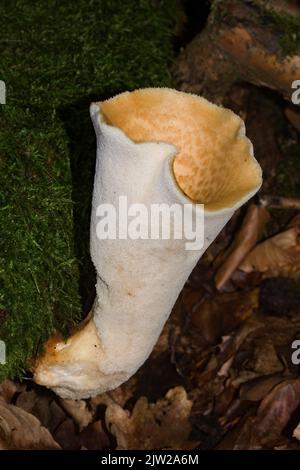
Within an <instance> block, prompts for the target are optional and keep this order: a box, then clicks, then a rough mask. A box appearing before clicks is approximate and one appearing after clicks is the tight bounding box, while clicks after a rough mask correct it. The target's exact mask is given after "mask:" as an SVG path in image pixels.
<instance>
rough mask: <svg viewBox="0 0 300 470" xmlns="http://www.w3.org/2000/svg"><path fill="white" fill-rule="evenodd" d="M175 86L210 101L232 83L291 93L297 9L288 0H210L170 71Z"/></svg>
mask: <svg viewBox="0 0 300 470" xmlns="http://www.w3.org/2000/svg"><path fill="white" fill-rule="evenodd" d="M172 72H173V77H174V79H175V82H176V85H177V87H178V88H180V89H181V90H184V91H191V92H195V93H200V94H202V95H204V96H207V97H208V98H210V99H214V100H215V101H221V97H222V96H224V95H225V94H226V91H227V90H228V89H229V88H230V86H231V85H232V84H233V83H235V82H241V81H246V82H251V83H253V84H255V85H263V86H267V87H270V88H273V89H276V90H278V91H279V92H281V93H282V94H283V95H284V96H285V97H286V98H287V99H290V98H291V95H292V92H293V90H292V87H291V85H292V82H293V81H294V80H296V79H300V6H299V3H298V2H296V1H294V0H273V1H272V2H270V1H269V0H215V1H214V2H213V4H212V8H211V13H210V16H209V19H208V23H207V26H206V28H205V30H204V31H202V32H201V33H199V34H198V35H197V36H196V37H195V38H194V39H193V40H192V41H191V43H190V44H189V45H188V46H187V47H186V48H185V49H184V50H183V51H182V52H181V54H180V55H179V57H178V59H177V61H176V63H175V64H174V66H173V68H172Z"/></svg>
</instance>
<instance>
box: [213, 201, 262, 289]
mask: <svg viewBox="0 0 300 470" xmlns="http://www.w3.org/2000/svg"><path fill="white" fill-rule="evenodd" d="M269 217H270V216H269V213H268V211H267V209H265V208H264V207H260V206H257V205H255V204H251V205H250V206H249V207H248V210H247V213H246V216H245V219H244V221H243V224H242V226H241V228H240V230H239V232H238V233H237V235H236V237H235V239H234V241H233V243H232V245H231V246H230V248H229V250H228V251H227V253H225V257H226V259H225V261H224V263H223V264H222V265H221V266H220V267H219V269H218V271H217V273H216V276H215V282H216V287H217V289H222V287H223V286H224V285H225V283H226V282H227V281H228V280H229V279H230V277H231V275H232V273H233V272H234V271H235V270H236V269H237V268H238V266H239V265H240V264H241V262H242V261H243V259H244V258H245V256H246V255H247V254H248V253H249V251H250V250H251V249H252V248H253V247H254V246H255V244H256V243H257V241H258V240H259V239H260V238H261V236H262V233H263V231H264V228H265V226H266V223H267V221H268V219H269Z"/></svg>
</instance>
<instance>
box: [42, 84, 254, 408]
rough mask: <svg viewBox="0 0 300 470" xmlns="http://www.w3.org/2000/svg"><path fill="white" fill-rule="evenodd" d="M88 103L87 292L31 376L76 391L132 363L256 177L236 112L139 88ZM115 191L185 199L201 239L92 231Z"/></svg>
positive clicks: (94, 389)
mask: <svg viewBox="0 0 300 470" xmlns="http://www.w3.org/2000/svg"><path fill="white" fill-rule="evenodd" d="M90 113H91V118H92V121H93V124H94V128H95V132H96V135H97V162H96V170H95V180H94V191H93V203H92V214H91V227H90V249H91V257H92V260H93V263H94V265H95V268H96V272H97V285H96V293H97V294H96V299H95V302H94V306H93V308H92V311H91V313H90V315H89V317H88V319H87V320H86V321H85V322H84V324H82V326H80V327H79V328H78V329H77V331H76V332H75V333H74V334H73V335H71V337H70V338H69V339H67V340H66V341H63V340H59V339H57V338H55V337H53V338H50V340H49V341H48V343H47V344H46V345H45V350H44V354H43V355H42V356H41V357H40V358H39V359H38V360H37V362H36V365H35V371H34V378H35V380H36V382H38V383H39V384H42V385H45V386H47V387H49V388H51V389H53V390H54V391H55V392H56V393H57V394H59V395H61V396H62V397H67V398H75V399H77V398H87V397H90V396H93V395H96V394H99V393H102V392H105V391H107V390H110V389H113V388H115V387H117V386H118V385H120V384H121V383H123V382H124V381H126V380H127V379H128V378H129V377H130V376H131V375H133V374H134V373H135V372H136V371H137V369H138V368H139V367H140V366H141V365H142V364H143V362H144V361H145V360H146V359H147V357H148V356H149V354H150V353H151V351H152V349H153V346H154V345H155V342H156V341H157V339H158V337H159V334H160V332H161V330H162V328H163V326H164V324H165V322H166V320H167V319H168V316H169V314H170V312H171V310H172V307H173V305H174V303H175V301H176V298H177V297H178V295H179V293H180V291H181V289H182V287H183V285H184V283H185V282H186V280H187V278H188V276H189V274H190V272H191V271H192V269H193V268H194V266H195V264H196V263H197V261H198V260H199V258H200V257H201V255H202V254H203V253H204V251H205V250H206V249H207V247H208V246H209V245H210V244H211V242H212V241H213V240H214V239H215V238H216V236H217V235H218V233H219V232H220V231H221V230H222V228H223V227H224V225H225V224H226V223H227V222H228V220H229V219H230V218H231V216H232V215H233V213H234V212H235V211H236V210H237V209H238V208H239V207H240V206H241V205H242V204H244V203H245V202H246V201H247V200H248V199H249V198H251V197H252V196H253V195H254V194H255V193H256V192H257V191H258V189H259V187H260V185H261V181H262V177H261V169H260V166H259V165H258V163H257V161H256V160H255V158H254V156H253V148H252V144H251V142H250V141H249V139H248V138H247V137H246V136H245V127H244V123H243V121H242V120H241V119H240V118H239V117H238V116H237V115H235V114H234V113H233V112H231V111H230V110H227V109H224V108H222V107H219V106H216V105H214V104H212V103H210V102H208V101H207V100H205V99H203V98H201V97H199V96H196V95H192V94H187V93H183V92H179V91H176V90H172V89H167V88H149V89H140V90H136V91H133V92H125V93H121V94H120V95H117V96H115V97H113V98H111V99H109V100H106V101H104V102H99V103H93V104H92V105H91V108H90ZM124 196H126V200H127V203H128V204H129V205H134V204H143V205H144V206H145V207H146V208H150V207H151V205H153V204H166V205H167V206H171V205H173V204H177V205H178V206H179V207H180V206H184V205H186V204H189V205H190V206H191V208H192V209H191V210H192V211H194V213H195V218H196V220H197V218H198V219H199V221H201V224H202V229H203V231H204V238H203V240H204V244H203V246H201V247H199V248H197V249H191V250H188V249H186V243H187V239H186V238H185V237H184V236H183V237H182V238H177V239H175V238H172V237H171V238H169V239H162V238H157V239H151V238H144V239H130V238H126V237H124V238H117V239H109V238H107V239H104V238H100V237H99V236H97V224H98V222H99V217H98V215H99V212H98V208H99V207H100V206H101V205H105V204H109V205H111V206H113V207H117V206H118V204H119V198H120V197H124ZM200 204H204V212H203V211H202V212H201V211H199V212H198V207H200ZM121 215H122V214H119V216H121ZM119 219H120V217H119ZM122 223H123V222H122V217H121V222H120V220H119V224H121V225H122ZM124 223H125V222H124ZM172 229H174V227H172Z"/></svg>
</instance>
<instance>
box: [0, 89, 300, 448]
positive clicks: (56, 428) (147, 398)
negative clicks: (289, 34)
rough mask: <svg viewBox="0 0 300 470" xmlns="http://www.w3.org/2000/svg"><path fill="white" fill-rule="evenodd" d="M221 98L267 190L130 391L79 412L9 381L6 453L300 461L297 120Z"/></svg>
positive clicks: (193, 279)
mask: <svg viewBox="0 0 300 470" xmlns="http://www.w3.org/2000/svg"><path fill="white" fill-rule="evenodd" d="M223 98H224V100H223V104H224V105H225V106H227V107H229V108H231V109H232V110H234V111H235V112H237V113H238V114H239V115H240V116H241V117H242V118H243V119H244V120H245V122H246V128H247V135H248V136H249V138H250V139H251V141H252V142H253V145H254V149H255V155H256V158H257V159H258V161H259V162H260V164H261V166H262V167H263V170H264V184H263V187H262V189H261V191H260V192H259V194H258V195H257V196H256V198H255V199H254V200H252V201H251V202H249V203H248V204H247V206H246V207H243V208H242V209H241V210H239V211H238V212H237V213H236V214H235V216H234V217H233V219H232V220H231V221H230V223H229V224H228V225H227V226H226V227H225V229H224V230H223V231H222V233H221V234H220V235H219V237H218V238H217V240H216V241H215V242H214V243H213V244H212V245H211V247H210V248H209V249H208V251H207V252H206V254H205V256H204V257H203V258H202V259H201V260H200V262H199V263H198V264H197V266H196V268H195V269H194V271H193V273H192V274H191V276H190V278H189V280H188V282H187V283H186V285H185V287H184V289H183V291H182V293H181V294H180V296H179V298H178V300H177V302H176V305H175V306H174V309H173V312H172V314H171V316H170V319H169V320H168V322H167V324H166V325H165V327H164V330H163V332H162V334H161V336H160V338H159V341H158V343H157V345H156V347H155V349H154V351H153V352H152V354H151V356H150V357H149V359H148V360H147V361H146V363H145V364H144V365H143V366H142V368H141V369H140V370H139V371H138V372H137V373H136V374H135V375H134V376H133V377H132V378H131V379H130V380H129V381H128V382H126V383H125V384H123V385H122V386H120V387H119V388H117V389H116V390H113V391H111V392H108V393H105V394H102V395H99V396H97V397H94V398H92V399H90V400H80V401H76V402H75V401H72V400H62V399H60V398H58V397H57V396H55V395H54V394H53V393H52V392H50V391H48V390H46V389H44V388H41V387H39V386H37V385H35V384H34V383H32V381H31V379H30V377H27V380H26V379H25V380H23V381H21V382H18V381H14V382H13V381H11V380H6V381H4V382H3V383H2V385H0V415H2V416H4V417H5V420H6V427H5V428H4V427H3V428H1V426H0V448H1V447H2V448H38V449H42V448H45V449H49V448H50V449H52V448H53V449H57V448H62V449H115V448H117V449H185V450H188V449H194V448H197V449H294V450H300V442H299V441H300V378H299V362H300V353H299V354H298V355H297V348H296V347H295V348H294V349H293V342H294V341H296V340H299V344H300V268H299V266H300V215H299V208H300V199H299V198H300V163H299V162H300V159H299V156H300V118H299V116H298V115H297V113H296V114H295V112H294V111H293V113H294V114H293V117H292V119H291V114H290V111H289V109H290V106H289V105H288V104H287V102H286V101H284V100H283V98H282V97H281V96H280V95H279V94H277V93H276V92H275V91H270V90H268V89H264V88H260V87H255V86H253V85H249V84H245V83H241V84H238V85H234V86H233V87H232V88H231V90H230V92H229V93H227V94H226V96H224V97H223ZM289 198H293V200H290V199H289ZM298 349H299V346H298ZM12 429H14V434H13V437H12V433H11V430H12ZM25 431H26V432H25Z"/></svg>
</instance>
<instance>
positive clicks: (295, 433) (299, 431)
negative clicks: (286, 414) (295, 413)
mask: <svg viewBox="0 0 300 470" xmlns="http://www.w3.org/2000/svg"><path fill="white" fill-rule="evenodd" d="M293 437H295V438H296V439H297V440H298V441H300V423H299V424H298V426H297V427H296V428H295V429H294V431H293Z"/></svg>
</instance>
